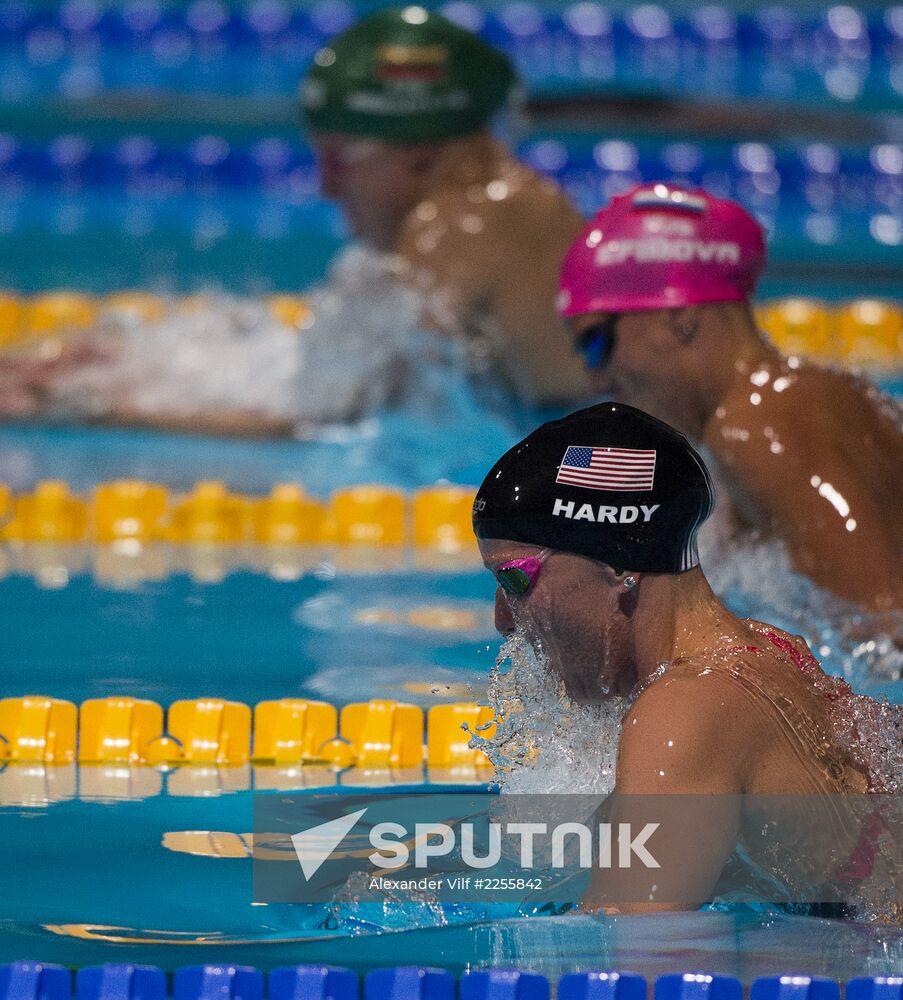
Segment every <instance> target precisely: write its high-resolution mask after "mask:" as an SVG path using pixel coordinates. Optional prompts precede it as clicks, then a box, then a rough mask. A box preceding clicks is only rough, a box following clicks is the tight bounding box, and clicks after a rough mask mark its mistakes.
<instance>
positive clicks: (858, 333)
mask: <svg viewBox="0 0 903 1000" xmlns="http://www.w3.org/2000/svg"><path fill="white" fill-rule="evenodd" d="M837 332H838V337H839V339H840V350H841V353H842V355H843V357H844V358H845V359H846V360H847V361H849V362H851V363H852V364H857V365H870V366H876V367H880V368H887V369H896V368H903V308H901V307H900V306H899V305H897V304H895V303H891V302H882V301H881V300H880V299H858V300H856V301H855V302H850V303H849V304H848V305H846V306H844V307H843V308H842V309H841V310H840V311H839V312H838V314H837Z"/></svg>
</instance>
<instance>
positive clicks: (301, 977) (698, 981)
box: [0, 962, 903, 1000]
mask: <svg viewBox="0 0 903 1000" xmlns="http://www.w3.org/2000/svg"><path fill="white" fill-rule="evenodd" d="M362 985H363V991H362V990H361V986H362ZM265 992H266V996H267V997H268V1000H455V998H460V1000H550V997H551V984H550V982H549V980H548V979H547V978H546V977H545V976H543V975H540V974H539V973H537V972H529V971H526V970H523V971H522V970H518V969H481V970H477V971H473V972H466V973H464V974H463V975H462V976H461V977H460V979H459V980H457V981H456V980H455V978H454V977H453V976H452V974H451V973H450V972H448V971H446V970H444V969H432V968H423V967H417V966H396V967H393V968H384V969H375V970H373V971H372V972H370V973H368V974H367V975H366V976H364V978H363V983H361V981H360V980H359V979H358V977H357V976H356V975H355V974H354V973H353V972H351V971H350V970H349V969H343V968H338V967H335V966H320V965H299V966H294V967H292V966H285V967H282V968H277V969H273V970H272V971H271V972H270V973H269V975H268V976H267V977H266V985H265V984H264V975H263V973H262V972H260V971H259V970H257V969H254V968H251V967H248V966H233V965H193V966H185V967H183V968H181V969H177V970H176V972H175V973H174V974H173V976H172V985H171V987H170V985H169V984H168V983H167V977H166V975H165V973H164V972H163V971H162V970H161V969H159V968H156V967H155V966H148V965H124V964H113V963H109V964H107V965H99V966H89V967H87V968H83V969H79V970H78V972H77V973H76V975H75V1000H165V998H167V997H172V998H173V1000H263V997H264V993H265ZM362 993H363V996H362ZM844 993H845V997H846V1000H900V998H901V997H903V977H896V976H873V977H859V978H855V979H851V980H849V981H848V982H847V983H846V986H845V990H844ZM72 995H73V994H72V982H71V973H70V972H69V970H67V969H64V968H63V967H62V966H57V965H45V964H42V963H39V962H15V963H13V964H11V965H5V966H0V1000H70V998H71V997H72ZM555 995H556V996H557V998H558V1000H647V996H648V995H649V987H648V984H647V982H646V979H645V978H644V977H643V976H640V975H637V974H636V973H631V972H572V973H568V974H566V975H564V976H562V977H561V978H560V979H559V980H558V982H557V992H556V994H555ZM652 996H653V998H654V1000H743V996H744V990H743V986H742V985H741V983H740V981H739V980H737V979H734V978H733V977H732V976H716V975H707V974H703V973H676V974H670V975H664V976H659V977H658V978H657V979H656V980H655V985H654V988H653V990H652ZM749 1000H840V986H839V984H838V983H837V982H836V981H835V980H833V979H827V978H822V977H817V976H800V975H785V976H764V977H760V978H758V979H756V980H754V981H753V983H752V985H751V986H750V989H749Z"/></svg>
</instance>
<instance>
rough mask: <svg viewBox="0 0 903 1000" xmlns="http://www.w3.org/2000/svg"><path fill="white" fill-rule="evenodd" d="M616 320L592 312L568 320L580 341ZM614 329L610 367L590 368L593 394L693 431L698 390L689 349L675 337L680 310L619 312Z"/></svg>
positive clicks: (604, 314)
mask: <svg viewBox="0 0 903 1000" xmlns="http://www.w3.org/2000/svg"><path fill="white" fill-rule="evenodd" d="M611 318H612V314H611V313H605V312H592V313H584V314H583V315H581V316H572V317H570V318H569V319H568V320H567V321H566V322H567V326H568V329H569V331H570V333H571V336H572V337H573V338H574V341H575V343H576V342H577V341H579V339H580V338H581V335H584V334H586V333H587V331H592V330H593V329H594V328H598V327H603V326H606V325H609V324H610V320H611ZM609 328H610V329H611V331H612V338H613V340H612V343H611V345H610V348H609V350H608V351H607V354H606V358H605V360H604V363H603V364H601V365H600V366H599V367H595V368H590V369H589V375H590V381H591V385H592V389H593V391H594V392H596V393H598V394H599V395H600V396H603V397H606V398H610V399H616V400H618V402H621V403H628V404H630V405H631V406H636V407H639V409H641V410H645V411H646V412H647V413H651V414H653V416H656V417H658V418H659V419H660V420H665V421H667V422H668V423H669V424H672V425H673V426H675V427H677V428H678V429H680V430H682V431H684V432H685V433H689V432H691V431H692V429H693V427H692V422H693V411H692V405H693V404H692V400H693V399H694V398H695V386H694V385H693V380H692V379H691V377H690V370H691V369H690V368H688V365H687V362H688V361H689V358H688V352H687V348H686V345H685V344H683V343H681V341H680V339H679V338H678V337H677V336H676V335H675V326H674V310H670V309H646V310H642V311H640V312H626V313H618V314H616V317H615V322H614V324H613V326H609Z"/></svg>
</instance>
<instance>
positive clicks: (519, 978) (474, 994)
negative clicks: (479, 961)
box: [458, 969, 549, 1000]
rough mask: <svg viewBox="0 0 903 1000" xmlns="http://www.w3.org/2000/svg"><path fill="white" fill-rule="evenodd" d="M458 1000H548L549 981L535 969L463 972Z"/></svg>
mask: <svg viewBox="0 0 903 1000" xmlns="http://www.w3.org/2000/svg"><path fill="white" fill-rule="evenodd" d="M458 995H459V997H460V1000H549V981H548V980H547V979H546V977H545V976H540V975H539V974H538V973H536V972H521V971H519V970H517V969H483V970H481V971H479V972H471V973H467V974H465V975H463V976H462V977H461V981H460V983H459V984H458Z"/></svg>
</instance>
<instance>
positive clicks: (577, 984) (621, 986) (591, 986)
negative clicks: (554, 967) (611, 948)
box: [558, 972, 647, 1000]
mask: <svg viewBox="0 0 903 1000" xmlns="http://www.w3.org/2000/svg"><path fill="white" fill-rule="evenodd" d="M646 995H647V988H646V980H645V979H644V978H643V976H638V975H637V974H636V973H634V972H572V973H570V974H569V975H566V976H562V977H561V979H560V981H559V983H558V1000H646Z"/></svg>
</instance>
